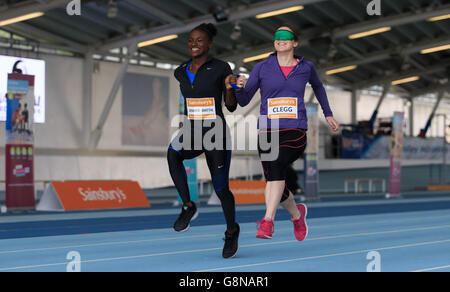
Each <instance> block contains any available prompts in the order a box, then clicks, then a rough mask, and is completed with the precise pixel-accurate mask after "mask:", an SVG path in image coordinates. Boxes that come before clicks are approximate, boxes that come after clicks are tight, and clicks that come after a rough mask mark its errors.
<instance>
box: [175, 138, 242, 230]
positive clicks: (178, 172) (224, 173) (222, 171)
mask: <svg viewBox="0 0 450 292" xmlns="http://www.w3.org/2000/svg"><path fill="white" fill-rule="evenodd" d="M175 139H177V138H175ZM172 142H173V141H172ZM172 144H173V143H171V144H170V146H169V149H168V151H167V161H168V162H169V171H170V175H171V177H172V180H173V182H174V184H175V187H176V189H177V191H178V193H179V194H180V196H181V199H182V201H183V203H184V204H186V203H188V202H190V200H191V197H190V194H189V187H188V182H187V175H186V170H185V168H184V165H183V160H185V159H193V158H195V157H197V156H200V155H201V154H203V153H205V156H206V162H207V164H208V168H209V172H210V173H211V178H212V183H213V186H214V190H215V191H216V194H217V196H218V197H219V199H220V202H221V203H222V209H223V213H224V215H225V220H226V223H227V228H228V229H229V230H231V229H233V228H235V227H236V214H235V213H236V211H235V201H234V196H233V193H232V192H231V191H230V188H229V183H228V181H229V173H230V162H231V150H210V151H209V150H205V149H202V150H185V149H175V148H174V147H173V146H172ZM223 145H227V144H226V143H224V144H223Z"/></svg>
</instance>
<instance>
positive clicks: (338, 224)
mask: <svg viewBox="0 0 450 292" xmlns="http://www.w3.org/2000/svg"><path fill="white" fill-rule="evenodd" d="M433 212H434V211H433ZM403 214H407V213H403ZM361 216H364V217H363V219H365V220H362V221H364V222H358V223H345V221H344V222H335V223H333V224H327V225H322V224H320V223H319V224H318V225H314V224H309V227H310V229H322V228H330V227H333V228H335V229H338V228H339V227H344V226H345V227H347V226H361V225H366V224H369V225H373V224H386V223H389V224H392V225H395V223H405V222H415V221H420V222H422V223H423V221H424V220H433V219H446V218H450V216H428V217H414V218H412V219H411V218H407V219H404V218H403V217H401V218H391V219H389V220H382V221H381V220H380V221H371V220H369V218H372V217H373V216H372V215H358V218H360V217H361ZM367 216H370V217H367ZM354 217H355V216H352V217H351V218H352V220H354ZM341 218H342V217H341ZM345 218H347V219H350V217H345ZM323 219H325V218H313V219H309V220H310V221H318V220H320V221H323ZM394 221H395V222H394ZM278 222H283V221H278ZM249 223H251V222H248V223H245V224H249ZM199 227H208V226H207V225H204V226H196V227H195V228H197V229H198V228H199ZM149 230H151V231H155V230H158V231H167V230H169V231H171V230H172V229H171V228H162V229H148V230H130V231H113V232H99V233H84V234H68V235H52V236H42V237H38V238H39V239H55V238H68V237H71V238H80V240H82V238H84V237H87V238H89V239H95V237H97V236H103V235H118V237H122V235H121V234H122V233H124V232H126V233H127V234H128V233H134V232H143V231H149ZM286 230H288V229H278V230H277V232H279V231H286ZM5 232H6V230H5ZM246 233H249V232H246ZM220 235H222V234H220ZM214 236H217V235H214ZM22 239H23V238H22ZM31 239H36V237H33V238H31ZM7 240H11V241H15V240H17V239H3V240H2V241H7ZM155 240H158V239H155ZM57 248H58V247H57ZM61 248H64V247H61ZM25 251H26V250H25ZM33 251H34V250H33ZM12 252H16V251H12ZM19 252H20V251H19Z"/></svg>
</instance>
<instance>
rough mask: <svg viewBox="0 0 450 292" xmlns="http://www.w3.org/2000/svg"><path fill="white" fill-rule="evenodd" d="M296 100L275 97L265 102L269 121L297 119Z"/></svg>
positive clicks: (293, 98) (294, 98)
mask: <svg viewBox="0 0 450 292" xmlns="http://www.w3.org/2000/svg"><path fill="white" fill-rule="evenodd" d="M297 104H298V102H297V98H296V97H277V98H269V99H268V100H267V115H268V116H269V119H271V120H272V119H297V118H298V111H297Z"/></svg>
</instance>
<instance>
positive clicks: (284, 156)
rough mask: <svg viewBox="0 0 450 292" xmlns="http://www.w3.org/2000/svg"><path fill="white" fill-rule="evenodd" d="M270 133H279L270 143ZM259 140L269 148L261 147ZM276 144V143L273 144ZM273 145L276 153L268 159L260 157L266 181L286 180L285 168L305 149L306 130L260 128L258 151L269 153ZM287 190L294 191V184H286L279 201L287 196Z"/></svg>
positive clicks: (260, 153) (282, 200)
mask: <svg viewBox="0 0 450 292" xmlns="http://www.w3.org/2000/svg"><path fill="white" fill-rule="evenodd" d="M271 134H272V135H274V134H275V135H276V134H279V142H278V143H272V136H271ZM261 141H267V143H268V145H270V147H269V149H261ZM275 144H276V145H275ZM274 147H276V149H278V155H277V156H276V157H273V158H272V159H270V160H263V159H261V163H262V167H263V170H264V177H265V178H266V181H280V180H284V181H286V175H287V169H288V167H290V165H291V164H292V163H294V161H296V160H297V159H299V158H300V157H301V156H302V155H303V152H304V151H305V149H306V130H303V129H279V130H270V129H269V130H261V131H260V132H259V135H258V152H259V155H260V157H261V158H262V155H263V154H268V153H270V152H271V151H272V150H273V149H274ZM289 191H290V192H292V193H295V189H294V185H292V184H290V183H289V184H286V186H285V188H284V191H283V196H282V197H281V202H284V201H285V200H287V198H288V197H289Z"/></svg>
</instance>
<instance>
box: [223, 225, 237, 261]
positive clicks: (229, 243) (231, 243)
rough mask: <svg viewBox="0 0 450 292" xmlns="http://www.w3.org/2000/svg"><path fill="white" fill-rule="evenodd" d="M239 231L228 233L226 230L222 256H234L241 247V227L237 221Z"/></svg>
mask: <svg viewBox="0 0 450 292" xmlns="http://www.w3.org/2000/svg"><path fill="white" fill-rule="evenodd" d="M236 226H237V231H236V232H234V233H233V234H228V233H227V232H225V238H224V240H225V245H224V246H223V252H222V256H223V257H224V258H226V259H228V258H232V257H234V256H235V255H236V254H237V252H238V249H239V244H238V239H239V233H240V232H241V228H240V227H239V224H237V223H236Z"/></svg>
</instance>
